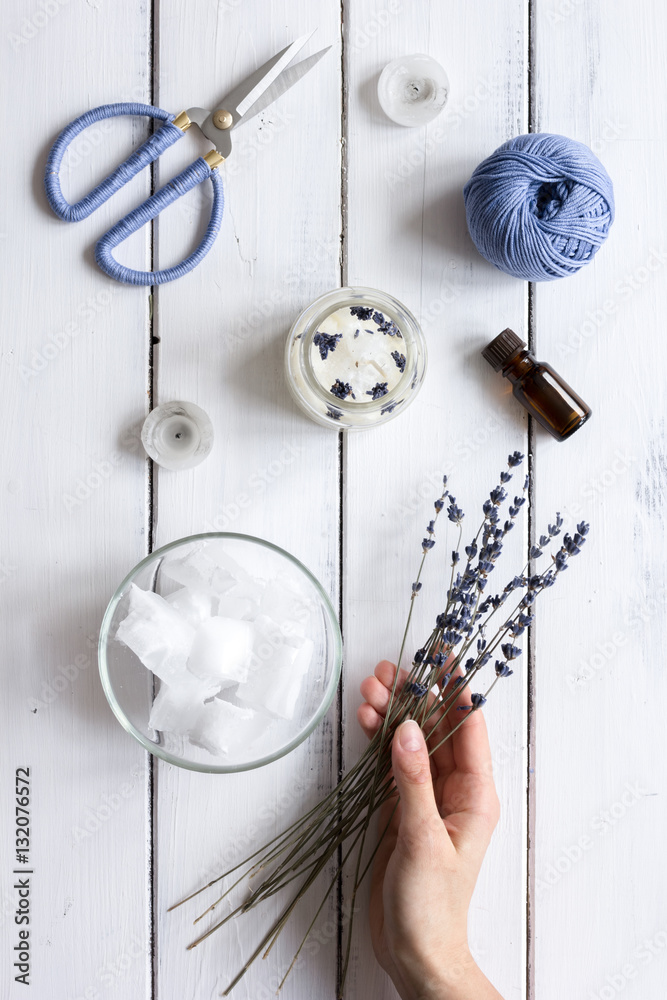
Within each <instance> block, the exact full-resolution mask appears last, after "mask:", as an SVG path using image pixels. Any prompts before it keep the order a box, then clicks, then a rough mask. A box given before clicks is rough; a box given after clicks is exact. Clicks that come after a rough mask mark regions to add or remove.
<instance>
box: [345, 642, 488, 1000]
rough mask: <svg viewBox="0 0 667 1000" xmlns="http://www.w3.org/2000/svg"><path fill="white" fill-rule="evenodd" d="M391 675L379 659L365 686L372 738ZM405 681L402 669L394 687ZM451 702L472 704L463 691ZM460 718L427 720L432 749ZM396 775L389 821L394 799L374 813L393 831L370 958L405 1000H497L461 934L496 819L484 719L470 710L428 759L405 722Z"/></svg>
mask: <svg viewBox="0 0 667 1000" xmlns="http://www.w3.org/2000/svg"><path fill="white" fill-rule="evenodd" d="M395 674H396V667H395V666H394V664H393V663H389V661H387V660H383V661H382V662H381V663H378V665H377V667H376V668H375V676H374V677H367V678H366V679H365V680H364V681H363V682H362V684H361V694H362V696H363V698H364V699H365V700H364V703H363V704H362V705H360V706H359V709H358V711H357V718H358V720H359V723H360V725H361V727H362V729H363V730H364V732H365V733H366V735H367V736H368V737H369V738H370V737H372V736H373V735H374V734H375V732H376V731H377V730H378V729H379V728H380V726H381V725H382V722H383V718H384V715H385V712H386V710H387V707H388V705H389V698H390V693H391V688H392V685H393V682H394V677H395ZM405 677H406V673H405V671H404V670H401V671H400V674H399V679H398V684H397V689H398V687H400V686H401V685H402V684H403V683H404V681H405ZM429 699H430V701H431V703H432V701H433V695H432V694H430V695H429ZM457 704H460V705H469V704H470V696H469V692H468V691H467V689H464V691H463V692H462V693H461V695H460V696H459V699H458V702H457ZM460 715H461V713H457V712H456V709H454V710H453V711H451V712H450V713H449V717H445V718H439V717H438V716H437V714H436V715H434V716H433V717H432V719H431V720H430V721H429V722H428V723H427V731H429V730H430V729H431V727H432V726H433V725H434V724H435V722H436V720H437V727H436V728H435V729H434V730H433V733H430V732H428V742H429V743H430V744H431V746H435V744H436V743H438V742H439V741H440V740H442V738H443V737H444V736H445V735H446V734H447V733H448V732H450V731H451V729H453V728H454V726H456V725H457V723H458V722H460V721H461V719H460ZM457 716H458V717H457ZM392 769H393V776H394V781H395V783H396V787H397V789H398V793H399V796H400V802H399V804H398V807H397V808H396V810H395V812H394V814H393V816H392V811H393V810H394V807H395V805H396V800H395V798H394V799H393V800H390V801H389V802H387V803H385V805H384V806H383V807H382V809H381V810H380V820H379V830H380V831H382V830H384V828H385V826H386V825H387V823H389V827H388V829H387V831H386V833H385V835H384V837H383V839H382V842H381V843H380V845H379V848H378V851H377V854H376V856H375V862H374V867H373V874H372V879H371V902H370V923H371V936H372V940H373V949H374V951H375V955H376V958H377V960H378V962H379V963H380V965H381V966H382V968H383V969H384V970H385V971H386V972H387V973H388V974H389V975H390V976H391V978H392V980H393V982H394V985H395V986H396V989H397V990H398V992H399V994H400V996H401V997H402V1000H502V998H501V996H500V994H499V993H498V992H497V990H495V989H494V987H493V986H492V985H491V983H489V981H488V979H487V978H486V977H485V976H484V975H483V973H482V972H481V971H480V969H479V968H478V967H477V965H476V964H475V962H474V960H473V958H472V956H471V954H470V950H469V948H468V935H467V922H468V908H469V906H470V899H471V897H472V893H473V890H474V888H475V883H476V881H477V876H478V875H479V870H480V867H481V864H482V860H483V858H484V854H485V853H486V849H487V847H488V845H489V841H490V839H491V834H492V833H493V830H494V827H495V826H496V823H497V822H498V817H499V814H500V806H499V802H498V796H497V794H496V789H495V786H494V783H493V774H492V765H491V751H490V748H489V740H488V735H487V731H486V723H485V721H484V716H483V714H482V713H481V712H480V711H479V709H476V710H475V711H474V712H470V713H469V718H467V719H466V722H465V725H462V726H460V728H458V729H457V730H456V732H455V733H454V734H453V735H452V736H451V738H450V739H448V740H446V742H444V743H443V744H442V746H440V747H438V749H437V750H436V751H435V752H434V753H433V755H432V756H431V758H430V760H429V756H428V749H427V744H426V742H425V741H424V736H423V734H422V731H421V729H420V727H419V726H418V724H417V723H416V722H413V721H409V722H404V723H403V724H402V725H401V726H399V727H398V729H397V730H396V733H395V735H394V739H393V744H392ZM390 817H391V819H390Z"/></svg>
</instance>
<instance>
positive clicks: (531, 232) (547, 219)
mask: <svg viewBox="0 0 667 1000" xmlns="http://www.w3.org/2000/svg"><path fill="white" fill-rule="evenodd" d="M463 197H464V200H465V206H466V217H467V219H468V229H469V230H470V235H471V236H472V239H473V242H474V244H475V246H476V247H477V249H478V250H479V252H480V253H481V254H482V256H483V257H486V259H487V260H488V261H489V262H490V263H491V264H495V266H496V267H498V268H500V270H501V271H505V272H506V274H511V275H513V276H514V277H515V278H525V280H526V281H552V280H553V279H554V278H562V277H564V276H565V275H567V274H576V273H577V271H578V270H579V268H581V267H583V265H584V264H587V263H588V261H589V260H591V258H592V257H594V256H595V254H596V253H597V251H598V249H599V248H600V247H601V246H602V244H603V243H604V241H605V240H606V239H607V234H608V233H609V227H610V226H611V224H612V222H613V221H614V189H613V186H612V183H611V179H610V177H609V174H608V173H607V171H606V170H605V168H604V167H603V166H602V164H601V163H600V161H599V160H598V158H597V156H596V155H595V153H593V152H591V150H590V149H589V148H588V146H584V144H583V143H581V142H575V140H574V139H567V138H566V137H565V136H563V135H550V134H549V133H548V132H538V133H536V134H532V135H519V136H517V137H516V138H515V139H510V140H509V142H505V143H503V145H502V146H499V147H498V149H497V150H496V151H495V153H492V154H491V156H489V157H488V158H487V159H486V160H484V161H483V163H480V165H479V166H478V167H477V169H476V170H475V172H474V173H473V175H472V177H471V178H470V180H469V181H468V183H467V184H466V186H465V188H464V189H463Z"/></svg>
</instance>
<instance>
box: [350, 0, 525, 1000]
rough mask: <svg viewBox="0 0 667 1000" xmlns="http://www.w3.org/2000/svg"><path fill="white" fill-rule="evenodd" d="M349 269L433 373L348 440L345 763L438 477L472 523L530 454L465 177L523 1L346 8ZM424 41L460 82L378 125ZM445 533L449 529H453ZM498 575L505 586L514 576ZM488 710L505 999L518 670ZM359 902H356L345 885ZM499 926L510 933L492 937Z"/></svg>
mask: <svg viewBox="0 0 667 1000" xmlns="http://www.w3.org/2000/svg"><path fill="white" fill-rule="evenodd" d="M347 13H348V15H349V17H348V20H347V40H348V49H347V60H346V66H347V90H348V95H349V117H348V127H349V134H348V142H347V156H348V170H347V178H348V217H347V227H346V231H347V234H348V237H347V282H348V283H349V284H350V285H367V286H371V287H373V286H374V287H377V288H381V289H383V290H386V291H389V292H390V293H392V294H394V295H396V296H397V297H398V298H399V299H400V300H402V301H403V302H405V303H406V305H407V306H408V307H409V308H410V309H411V310H413V311H414V312H415V314H416V315H417V317H418V318H419V319H420V320H421V322H422V324H423V327H424V330H425V333H426V336H427V339H428V347H429V353H430V358H429V370H428V372H427V378H426V383H425V385H424V388H423V390H422V392H421V395H420V396H419V397H418V398H417V400H416V402H415V403H414V404H413V407H412V408H411V409H410V410H409V411H408V412H407V413H406V414H405V415H403V416H401V417H399V418H398V419H396V420H395V421H394V422H392V423H389V424H388V425H386V427H384V428H380V429H377V430H373V431H371V432H368V433H364V434H359V435H358V436H354V437H352V436H350V437H349V439H348V441H347V444H346V473H345V483H346V490H345V518H344V524H345V536H344V537H345V550H344V591H343V593H344V605H345V611H344V623H345V639H346V644H347V651H348V652H347V671H346V676H345V695H344V705H345V760H346V764H347V765H348V766H349V765H350V764H351V763H352V762H353V761H354V760H355V759H356V757H357V755H358V753H359V752H360V750H361V747H362V745H363V739H362V737H361V734H360V733H359V731H358V728H357V724H356V720H355V711H356V708H357V705H358V703H359V692H358V685H359V682H360V681H361V679H362V678H363V677H365V676H366V675H367V674H369V673H370V672H371V671H372V669H373V666H374V665H375V663H376V662H377V660H378V659H380V658H383V657H389V658H392V657H395V655H396V653H397V650H398V645H399V642H400V631H401V628H402V623H403V621H404V616H405V615H406V614H407V609H408V598H409V592H410V584H411V582H412V579H413V574H414V573H415V571H416V567H417V565H418V561H419V558H420V554H421V551H420V550H421V539H422V537H423V530H424V527H425V525H426V523H427V521H428V520H429V518H430V517H431V515H432V512H433V508H432V503H433V501H434V500H435V498H436V497H437V496H438V495H439V493H440V483H441V476H442V474H443V472H446V473H449V474H450V484H451V486H452V489H453V492H454V493H455V495H456V496H457V499H458V501H459V503H460V504H461V505H462V506H463V507H464V509H465V510H466V511H467V512H468V513H467V520H466V525H467V528H466V533H467V532H468V531H470V533H471V536H472V534H473V528H474V529H475V530H476V527H477V511H479V509H480V506H481V502H482V501H483V499H484V498H485V497H486V495H487V493H488V491H489V489H491V488H492V485H493V483H494V482H495V477H497V475H498V473H499V471H500V469H501V467H502V466H503V463H504V462H505V460H506V456H507V454H508V453H509V452H510V451H512V450H514V449H519V450H521V451H526V447H525V446H526V422H525V420H524V417H523V415H522V413H521V411H520V410H519V409H518V407H516V406H514V405H512V402H511V401H510V400H509V399H508V398H507V394H506V392H505V391H504V389H503V386H502V382H500V381H499V380H498V378H497V376H495V375H494V373H493V372H492V370H491V369H490V368H489V367H488V366H487V365H486V363H485V362H484V361H483V360H482V359H481V357H480V355H479V351H480V349H481V348H482V347H483V346H484V345H485V343H486V342H488V341H489V340H490V339H491V338H492V337H493V336H494V335H495V334H496V333H498V332H500V330H501V329H503V328H504V327H505V326H507V325H512V326H514V327H515V329H517V330H519V331H521V330H522V329H523V326H524V321H525V317H526V309H527V303H526V290H525V287H524V286H523V285H522V284H521V283H519V282H517V281H513V280H512V279H510V278H508V277H506V276H504V275H502V274H500V273H499V272H498V271H496V270H494V269H493V268H492V267H491V266H490V265H487V264H486V263H485V262H484V261H483V260H482V259H481V258H480V257H479V256H478V254H477V253H476V251H475V249H474V247H473V245H472V242H471V240H470V238H469V236H468V234H467V229H466V224H465V215H464V208H463V198H462V188H463V185H464V184H465V182H466V181H467V179H468V177H469V176H470V174H471V172H472V170H473V169H474V167H475V166H476V165H477V163H478V162H479V161H480V160H481V159H482V158H484V157H485V156H487V155H488V154H489V153H490V152H491V151H492V150H493V149H494V148H495V147H496V146H497V145H498V144H500V143H501V142H502V141H504V140H505V139H507V138H508V137H509V136H511V135H514V134H516V133H518V132H522V131H525V130H526V93H527V91H526V60H525V50H526V44H527V39H526V32H525V7H524V5H523V4H522V3H519V2H508V3H505V4H503V5H500V6H499V5H497V4H491V3H483V4H476V5H475V6H474V9H473V8H471V7H470V6H467V7H462V6H460V5H456V4H450V3H445V4H430V5H423V6H421V7H415V6H414V5H407V4H402V3H386V4H384V5H381V7H377V6H376V5H375V4H371V3H356V4H350V5H349V7H348V11H347ZM411 52H426V53H429V54H430V55H432V56H434V57H435V58H436V59H438V60H439V61H440V62H441V63H442V64H443V65H444V67H445V69H446V71H447V73H448V75H449V78H450V82H451V94H450V98H449V103H448V105H447V108H446V109H445V112H444V113H443V114H442V115H441V116H440V117H439V118H438V119H436V120H435V121H434V122H433V123H431V125H429V126H428V127H427V128H425V129H423V128H422V129H406V128H401V127H399V126H396V125H393V124H392V123H391V122H389V121H388V120H386V119H385V118H384V117H383V115H382V112H381V111H380V109H379V106H378V103H377V98H376V86H377V78H378V75H379V73H380V71H381V69H382V68H383V66H384V65H385V64H386V63H387V62H388V61H389V60H390V59H392V58H394V57H395V56H397V55H400V54H402V53H406V54H407V53H411ZM445 537H446V540H445ZM525 539H526V532H525V528H524V529H523V530H521V529H520V530H518V531H517V532H516V533H515V536H514V537H513V538H512V545H511V546H509V547H508V551H507V554H506V557H505V567H506V568H505V569H504V570H500V569H499V572H502V574H503V576H504V575H505V574H507V575H508V576H511V575H513V572H514V571H515V569H518V567H519V566H520V565H521V560H522V553H523V551H524V546H525ZM453 541H454V539H453V537H452V535H451V533H450V534H449V535H447V536H446V534H445V532H444V531H441V532H440V537H439V541H438V543H437V545H436V549H435V550H434V551H433V553H432V554H431V556H429V566H428V574H429V577H428V582H427V584H426V585H425V586H424V590H423V591H422V594H421V595H420V598H419V605H418V617H417V620H416V622H415V627H414V629H413V638H412V640H411V647H410V648H412V649H416V648H417V646H418V645H420V644H421V642H422V641H423V637H424V636H425V635H426V634H428V632H430V629H431V623H432V621H433V618H434V617H435V614H436V613H437V612H438V611H439V610H442V609H441V608H439V607H438V606H437V604H438V599H437V596H436V593H437V589H438V587H442V583H441V581H442V575H443V574H444V573H445V572H446V553H447V552H448V551H449V550H450V549H451V547H452V542H453ZM504 582H505V580H503V581H502V583H503V584H504ZM495 695H496V692H494V697H493V701H490V703H489V705H488V709H487V710H486V715H487V719H488V724H489V728H490V733H491V739H492V743H493V748H494V757H495V775H496V781H497V784H498V790H499V794H500V799H501V803H502V820H501V823H500V826H499V828H498V830H497V831H496V833H495V836H494V839H493V843H492V847H491V849H490V851H489V855H488V857H487V859H486V861H485V864H484V868H483V872H482V875H481V878H480V882H479V886H478V889H477V891H476V894H475V897H474V900H473V906H472V910H471V921H470V942H471V947H472V950H473V952H474V954H475V956H476V957H477V959H478V961H479V964H480V965H481V967H482V968H483V969H484V971H485V972H486V973H487V974H488V975H489V977H490V978H491V980H492V981H493V982H494V983H495V984H496V985H497V987H498V989H499V990H500V991H501V992H502V994H503V996H505V997H507V998H510V997H522V996H524V980H525V970H524V937H525V927H524V923H525V920H524V913H525V877H524V867H525V836H524V830H525V809H524V806H525V762H524V751H525V717H524V711H525V709H524V700H525V691H524V690H523V688H522V677H521V675H518V676H516V677H514V678H512V681H511V682H510V683H509V684H508V685H507V687H504V688H501V689H500V690H499V691H498V697H497V698H496V697H495ZM348 898H349V897H348ZM362 907H363V908H362V912H361V914H360V917H359V919H358V924H357V925H356V927H357V930H356V938H355V942H354V959H353V964H352V967H351V970H350V988H349V991H348V995H349V996H351V997H362V996H373V997H387V998H389V997H394V996H395V991H394V989H393V987H392V986H391V984H390V983H389V981H388V980H386V979H385V977H384V976H382V975H381V974H380V973H379V971H378V969H377V967H376V966H375V965H374V963H373V962H372V961H370V960H369V955H370V939H369V935H368V933H367V929H366V919H365V897H364V903H363V904H362ZM499 928H502V932H499Z"/></svg>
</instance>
